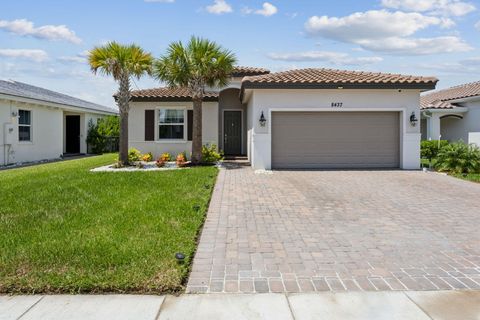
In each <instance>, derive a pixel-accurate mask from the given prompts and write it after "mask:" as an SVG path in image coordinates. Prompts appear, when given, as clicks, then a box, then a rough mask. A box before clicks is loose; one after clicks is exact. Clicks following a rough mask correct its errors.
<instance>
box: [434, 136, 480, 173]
mask: <svg viewBox="0 0 480 320" xmlns="http://www.w3.org/2000/svg"><path fill="white" fill-rule="evenodd" d="M436 168H437V169H438V170H440V171H448V172H452V173H478V172H480V149H479V148H478V147H477V146H475V145H468V144H466V143H464V142H463V141H459V142H456V143H452V144H449V145H446V146H444V147H443V148H442V149H441V150H440V152H439V153H438V156H437V163H436Z"/></svg>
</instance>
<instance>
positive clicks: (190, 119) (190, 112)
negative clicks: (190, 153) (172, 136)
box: [187, 110, 193, 141]
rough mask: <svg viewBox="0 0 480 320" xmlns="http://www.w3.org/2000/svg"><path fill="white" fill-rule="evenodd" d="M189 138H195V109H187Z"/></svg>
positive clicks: (189, 139)
mask: <svg viewBox="0 0 480 320" xmlns="http://www.w3.org/2000/svg"><path fill="white" fill-rule="evenodd" d="M187 139H188V141H192V139H193V110H187Z"/></svg>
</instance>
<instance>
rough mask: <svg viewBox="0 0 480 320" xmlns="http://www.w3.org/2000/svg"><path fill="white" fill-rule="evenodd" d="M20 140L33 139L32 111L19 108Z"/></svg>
mask: <svg viewBox="0 0 480 320" xmlns="http://www.w3.org/2000/svg"><path fill="white" fill-rule="evenodd" d="M18 141H32V112H31V111H30V110H18Z"/></svg>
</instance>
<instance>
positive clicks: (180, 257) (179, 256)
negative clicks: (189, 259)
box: [175, 252, 185, 263]
mask: <svg viewBox="0 0 480 320" xmlns="http://www.w3.org/2000/svg"><path fill="white" fill-rule="evenodd" d="M175 259H177V262H178V263H183V262H184V261H185V255H184V254H183V253H181V252H177V253H175Z"/></svg>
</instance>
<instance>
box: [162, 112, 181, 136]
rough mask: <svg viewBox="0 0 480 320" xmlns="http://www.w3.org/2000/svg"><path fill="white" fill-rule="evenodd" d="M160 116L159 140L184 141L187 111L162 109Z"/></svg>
mask: <svg viewBox="0 0 480 320" xmlns="http://www.w3.org/2000/svg"><path fill="white" fill-rule="evenodd" d="M158 115H159V128H158V132H159V134H158V137H159V139H177V140H183V136H184V126H185V110H181V109H160V110H159V112H158Z"/></svg>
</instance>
